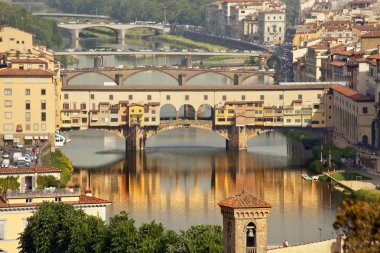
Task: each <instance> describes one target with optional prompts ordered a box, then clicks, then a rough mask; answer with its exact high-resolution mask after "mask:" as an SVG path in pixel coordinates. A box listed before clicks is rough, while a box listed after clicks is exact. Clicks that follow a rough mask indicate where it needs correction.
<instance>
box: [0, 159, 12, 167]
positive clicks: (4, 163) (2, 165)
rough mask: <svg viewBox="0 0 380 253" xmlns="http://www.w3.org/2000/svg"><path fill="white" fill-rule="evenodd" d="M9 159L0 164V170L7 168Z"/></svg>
mask: <svg viewBox="0 0 380 253" xmlns="http://www.w3.org/2000/svg"><path fill="white" fill-rule="evenodd" d="M9 163H10V161H9V159H3V162H2V163H1V168H8V167H9Z"/></svg>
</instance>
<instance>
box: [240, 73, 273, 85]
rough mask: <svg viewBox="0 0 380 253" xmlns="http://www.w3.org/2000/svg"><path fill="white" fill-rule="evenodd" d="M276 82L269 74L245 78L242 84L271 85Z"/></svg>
mask: <svg viewBox="0 0 380 253" xmlns="http://www.w3.org/2000/svg"><path fill="white" fill-rule="evenodd" d="M270 84H274V78H273V77H271V76H267V75H261V74H259V75H255V76H250V77H247V78H246V79H244V80H243V81H242V82H241V85H270Z"/></svg>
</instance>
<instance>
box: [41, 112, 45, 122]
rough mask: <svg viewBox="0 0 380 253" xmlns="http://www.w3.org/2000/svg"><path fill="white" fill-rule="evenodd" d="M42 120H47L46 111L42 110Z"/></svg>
mask: <svg viewBox="0 0 380 253" xmlns="http://www.w3.org/2000/svg"><path fill="white" fill-rule="evenodd" d="M41 121H46V112H41Z"/></svg>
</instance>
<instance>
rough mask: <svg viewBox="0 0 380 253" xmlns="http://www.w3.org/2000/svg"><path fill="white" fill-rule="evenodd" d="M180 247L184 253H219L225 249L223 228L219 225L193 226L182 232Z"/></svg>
mask: <svg viewBox="0 0 380 253" xmlns="http://www.w3.org/2000/svg"><path fill="white" fill-rule="evenodd" d="M180 247H181V248H182V252H188V253H195V252H209V253H219V252H222V248H223V233H222V227H221V226H218V225H197V226H191V227H190V228H189V229H188V230H186V231H181V236H180Z"/></svg>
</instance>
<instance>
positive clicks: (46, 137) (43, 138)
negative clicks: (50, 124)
mask: <svg viewBox="0 0 380 253" xmlns="http://www.w3.org/2000/svg"><path fill="white" fill-rule="evenodd" d="M47 139H49V138H48V136H47V135H43V136H40V140H47Z"/></svg>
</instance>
